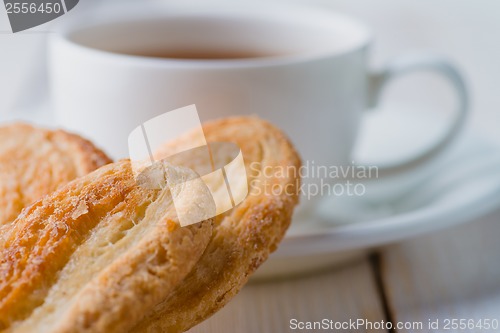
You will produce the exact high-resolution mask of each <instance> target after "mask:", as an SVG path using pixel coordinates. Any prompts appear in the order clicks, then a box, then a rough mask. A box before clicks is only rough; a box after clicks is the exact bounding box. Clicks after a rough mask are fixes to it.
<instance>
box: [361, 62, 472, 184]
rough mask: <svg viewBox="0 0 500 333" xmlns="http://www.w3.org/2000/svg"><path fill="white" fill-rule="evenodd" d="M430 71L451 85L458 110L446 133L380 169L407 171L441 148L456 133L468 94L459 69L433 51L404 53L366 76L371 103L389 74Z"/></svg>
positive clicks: (465, 112) (374, 100) (427, 159)
mask: <svg viewBox="0 0 500 333" xmlns="http://www.w3.org/2000/svg"><path fill="white" fill-rule="evenodd" d="M420 70H425V71H434V72H436V73H438V74H440V75H442V76H444V77H445V78H446V79H448V81H449V82H450V84H451V85H452V86H453V87H454V88H455V90H456V95H457V97H458V101H459V106H458V110H457V111H458V112H457V114H456V116H455V118H454V120H453V123H452V124H451V126H450V127H449V129H448V131H447V133H446V134H445V135H443V137H442V138H441V139H439V140H437V141H436V143H435V144H434V145H432V146H431V147H430V148H429V149H427V150H425V151H424V152H422V153H420V154H418V155H417V156H415V157H413V158H411V159H410V160H408V161H405V162H402V163H399V164H395V165H391V166H387V167H383V168H381V169H380V170H379V174H380V173H384V174H391V175H394V174H396V173H400V172H404V171H407V170H408V169H411V168H414V167H416V166H419V165H421V164H423V163H425V162H427V161H429V160H431V159H433V158H434V157H436V156H437V155H438V154H440V153H441V152H442V151H443V150H445V149H446V148H447V147H448V146H449V145H450V144H451V143H452V142H453V141H454V140H455V139H456V138H457V136H458V134H459V133H460V130H461V129H462V127H463V125H464V123H465V120H466V117H467V113H468V111H469V97H468V93H467V88H466V85H465V81H464V79H463V77H462V75H461V74H460V72H459V70H458V69H457V68H456V67H455V66H454V65H452V64H451V63H450V62H449V61H448V60H447V59H445V58H442V57H440V56H436V55H428V54H424V55H412V56H404V57H402V58H398V59H395V60H393V61H392V62H390V63H389V64H388V65H387V66H386V67H385V68H383V69H382V70H380V71H377V72H374V73H372V74H371V75H370V77H369V81H368V83H369V90H368V107H375V106H376V105H377V104H378V102H379V97H380V95H381V92H382V90H383V88H384V87H385V85H386V84H387V83H388V82H389V81H390V80H391V79H393V78H395V77H398V76H400V75H402V74H406V73H410V72H414V71H420Z"/></svg>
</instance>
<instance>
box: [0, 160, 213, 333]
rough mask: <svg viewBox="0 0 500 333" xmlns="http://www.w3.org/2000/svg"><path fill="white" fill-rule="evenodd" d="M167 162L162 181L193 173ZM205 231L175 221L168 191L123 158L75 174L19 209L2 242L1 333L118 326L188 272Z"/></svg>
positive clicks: (132, 319)
mask: <svg viewBox="0 0 500 333" xmlns="http://www.w3.org/2000/svg"><path fill="white" fill-rule="evenodd" d="M165 167H166V170H167V182H169V181H174V182H176V183H181V182H182V181H179V179H180V180H182V179H190V178H191V177H193V174H192V171H190V170H189V169H184V168H174V167H170V166H165ZM193 200H196V198H193ZM211 228H212V226H211V221H204V222H202V223H199V224H196V225H191V226H188V227H180V226H179V225H178V223H177V221H176V212H175V210H174V209H173V205H172V199H171V196H170V191H169V190H168V189H166V188H163V189H150V188H145V187H141V186H138V185H137V182H136V179H135V178H134V176H133V173H132V170H131V166H130V162H128V161H122V162H118V163H115V164H111V165H108V166H105V167H102V168H101V169H99V170H97V171H95V172H93V173H91V174H89V175H87V176H85V177H82V178H80V179H77V180H76V181H73V182H72V183H70V184H68V185H67V186H64V187H62V188H61V189H60V190H58V191H56V192H55V193H53V194H51V195H49V196H47V197H45V198H44V199H43V200H41V201H39V202H37V203H36V204H34V205H33V206H31V207H30V208H28V209H26V210H25V211H24V212H23V214H21V215H20V216H19V217H18V219H17V220H16V221H15V223H14V226H13V228H12V229H11V231H10V232H9V234H8V237H7V240H6V242H5V244H4V247H3V248H0V258H1V259H0V260H1V264H0V275H1V279H0V331H1V330H2V329H4V330H6V331H7V332H123V331H125V330H127V329H128V328H130V327H131V326H132V325H133V324H135V323H136V322H137V321H138V320H139V319H140V318H142V317H143V316H144V315H145V312H146V311H147V310H148V309H151V307H152V306H154V305H155V304H157V303H158V302H160V301H162V300H163V299H164V298H165V297H166V296H167V295H168V294H169V293H170V292H171V291H172V290H173V288H174V287H175V286H176V285H177V284H178V283H179V282H180V281H181V280H182V279H183V278H184V276H185V275H186V274H187V273H188V272H189V271H190V270H191V269H192V267H193V265H194V264H195V263H196V261H197V260H198V259H199V257H200V256H201V254H202V253H203V251H204V249H205V247H206V245H207V243H208V241H209V238H210V235H211Z"/></svg>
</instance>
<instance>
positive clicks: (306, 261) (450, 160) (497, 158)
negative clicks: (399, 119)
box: [256, 115, 500, 279]
mask: <svg viewBox="0 0 500 333" xmlns="http://www.w3.org/2000/svg"><path fill="white" fill-rule="evenodd" d="M412 118H413V117H408V119H407V120H405V121H410V122H412V123H418V122H420V123H425V122H426V121H429V120H430V118H427V117H424V116H421V115H420V116H418V117H417V118H419V119H418V120H417V119H412ZM432 121H433V122H434V123H435V122H436V118H433V119H432ZM401 125H402V124H401ZM402 126H403V125H402ZM415 140H417V138H415ZM378 141H380V140H378ZM409 179H410V180H411V181H407V180H409ZM391 182H392V185H391V186H392V187H391V190H392V191H393V192H394V193H393V194H394V195H392V196H390V195H389V196H387V195H385V194H384V195H381V196H377V195H375V196H371V197H368V198H359V197H358V198H331V199H330V198H328V199H324V201H323V202H322V203H321V205H320V207H319V208H318V209H316V211H314V212H313V213H309V214H304V215H302V216H300V215H299V216H296V217H295V218H294V221H293V223H292V227H291V229H290V230H289V233H288V234H287V236H286V238H285V239H284V241H283V242H282V244H281V245H280V247H279V249H278V251H277V252H276V253H274V254H273V255H272V256H271V257H270V258H269V260H268V261H267V262H266V263H265V264H264V265H263V266H262V267H261V268H260V269H259V270H258V272H257V273H256V278H257V279H265V278H275V277H283V276H290V275H293V274H297V273H303V272H306V271H310V270H317V269H321V268H324V267H328V266H332V265H335V264H339V263H343V262H346V261H348V260H352V259H353V258H355V257H359V256H361V255H363V254H365V253H366V252H367V251H369V250H371V249H373V248H375V247H378V246H381V245H384V244H388V243H391V242H397V241H402V240H404V239H406V238H411V237H415V236H418V235H422V234H425V233H430V232H433V231H437V230H440V229H444V228H448V227H451V226H454V225H458V224H461V223H465V222H470V221H473V220H474V219H476V218H477V217H479V216H481V215H483V214H486V213H488V212H489V211H491V210H493V209H494V208H496V207H498V206H500V147H498V146H497V145H495V144H492V143H490V142H488V141H487V140H485V139H481V138H479V136H478V135H477V133H474V132H473V131H471V130H468V131H465V133H464V134H463V135H462V137H461V138H460V139H459V141H458V142H456V144H455V145H454V146H453V147H451V148H450V149H449V150H448V151H447V152H446V153H445V154H443V156H441V157H439V158H438V159H436V160H435V161H432V162H431V163H429V165H426V166H425V167H423V168H420V169H419V170H417V171H415V172H413V173H412V174H408V175H406V176H405V181H404V182H399V183H401V184H402V183H404V186H402V187H403V188H402V189H401V191H400V192H398V191H397V189H395V188H393V187H394V180H391V179H379V180H378V181H377V184H376V185H377V186H379V185H384V183H391ZM405 186H406V188H405ZM408 186H410V187H408ZM382 188H383V186H382ZM369 189H370V187H368V190H369ZM378 197H381V198H384V199H383V200H377V198H378ZM391 197H392V199H389V198H391ZM325 207H327V209H326V210H325Z"/></svg>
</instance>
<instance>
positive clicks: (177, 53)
mask: <svg viewBox="0 0 500 333" xmlns="http://www.w3.org/2000/svg"><path fill="white" fill-rule="evenodd" d="M124 53H126V54H130V55H135V56H141V57H151V58H165V59H184V60H230V59H251V58H262V57H270V56H272V55H270V54H265V53H259V52H256V51H243V50H240V51H237V50H235V51H227V50H219V51H218V50H144V51H131V52H124Z"/></svg>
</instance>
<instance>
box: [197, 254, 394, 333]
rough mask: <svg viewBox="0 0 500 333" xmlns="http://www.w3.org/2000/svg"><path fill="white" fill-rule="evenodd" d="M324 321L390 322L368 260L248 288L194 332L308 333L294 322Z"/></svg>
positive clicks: (252, 285) (250, 285)
mask: <svg viewBox="0 0 500 333" xmlns="http://www.w3.org/2000/svg"><path fill="white" fill-rule="evenodd" d="M324 318H327V319H331V320H335V321H338V322H343V321H346V322H348V321H349V320H350V319H351V320H356V319H358V318H361V319H366V320H367V321H371V322H380V321H381V320H385V316H384V311H383V307H382V304H381V301H380V297H379V295H378V290H377V286H376V285H375V280H374V278H373V274H372V270H371V267H370V263H369V262H368V260H366V259H365V260H362V261H361V262H357V263H354V264H352V265H349V266H347V267H344V268H341V269H337V270H334V271H328V272H324V273H320V274H315V275H311V276H307V277H301V278H294V279H290V280H282V281H274V282H265V283H256V284H249V285H247V286H246V287H245V288H244V289H243V290H242V291H241V293H240V294H239V295H238V296H236V297H235V299H233V300H232V301H231V302H230V303H229V304H228V305H227V306H226V307H225V308H224V309H222V310H221V311H219V312H218V313H217V314H215V315H214V316H213V317H212V318H210V319H208V320H206V321H205V322H203V323H202V324H200V325H198V326H197V327H195V328H193V329H192V330H190V331H189V332H190V333H212V332H213V333H225V332H227V333H234V332H239V333H255V332H277V333H279V332H292V331H299V332H306V331H310V330H299V329H297V330H292V329H290V320H291V319H297V320H299V321H302V322H305V321H321V320H322V319H324ZM329 331H335V330H329ZM344 331H348V330H344ZM365 331H368V330H358V332H365ZM369 331H370V332H384V330H369Z"/></svg>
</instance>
